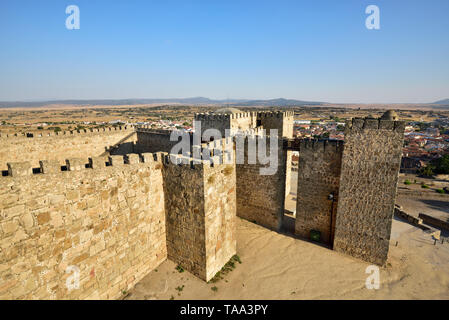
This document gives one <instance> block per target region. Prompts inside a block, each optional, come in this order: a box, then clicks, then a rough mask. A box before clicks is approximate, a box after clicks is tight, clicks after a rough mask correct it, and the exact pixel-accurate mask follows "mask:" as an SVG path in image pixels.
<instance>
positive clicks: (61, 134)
mask: <svg viewBox="0 0 449 320" xmlns="http://www.w3.org/2000/svg"><path fill="white" fill-rule="evenodd" d="M132 131H135V127H134V126H132V125H129V126H119V127H105V128H89V129H81V130H66V131H59V132H54V131H48V132H16V133H3V134H2V133H0V139H11V138H12V139H14V138H45V137H69V136H73V137H74V136H85V135H99V134H109V133H118V132H130V133H131V132H132Z"/></svg>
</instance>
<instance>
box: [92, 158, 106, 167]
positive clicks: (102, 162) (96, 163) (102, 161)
mask: <svg viewBox="0 0 449 320" xmlns="http://www.w3.org/2000/svg"><path fill="white" fill-rule="evenodd" d="M106 161H107V158H106V157H91V158H89V167H91V168H92V169H101V168H104V167H106Z"/></svg>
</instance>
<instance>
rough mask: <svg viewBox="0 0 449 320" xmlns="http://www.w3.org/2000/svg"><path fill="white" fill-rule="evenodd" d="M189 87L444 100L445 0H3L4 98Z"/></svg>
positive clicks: (447, 82)
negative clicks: (73, 26) (372, 21)
mask: <svg viewBox="0 0 449 320" xmlns="http://www.w3.org/2000/svg"><path fill="white" fill-rule="evenodd" d="M71 4H75V5H77V6H78V7H79V9H80V29H79V30H68V29H66V26H65V21H66V18H67V16H68V15H67V14H66V13H65V9H66V7H67V6H68V5H71ZM370 4H374V5H377V6H378V7H379V9H380V30H368V29H367V28H366V27H365V19H366V18H367V16H368V14H366V13H365V8H366V7H367V6H368V5H370ZM194 96H205V97H209V98H213V99H226V98H246V99H271V98H279V97H283V98H291V99H302V100H315V101H329V102H342V103H344V102H364V103H395V102H412V103H414V102H417V103H418V102H432V101H435V100H439V99H445V98H449V1H448V0H427V1H424V0H422V1H418V0H385V1H384V0H370V1H365V0H338V1H337V0H329V1H324V0H315V1H312V0H309V1H300V0H292V1H279V0H277V1H274V0H273V1H263V0H256V1H253V0H239V1H234V0H207V1H189V0H180V1H170V0H164V1H162V0H161V1H151V0H146V1H138V0H129V1H124V0H123V1H122V0H109V1H100V0H70V1H65V0H55V1H50V0H48V1H47V0H42V1H35V0H29V1H24V0H1V1H0V100H45V99H121V98H181V97H194Z"/></svg>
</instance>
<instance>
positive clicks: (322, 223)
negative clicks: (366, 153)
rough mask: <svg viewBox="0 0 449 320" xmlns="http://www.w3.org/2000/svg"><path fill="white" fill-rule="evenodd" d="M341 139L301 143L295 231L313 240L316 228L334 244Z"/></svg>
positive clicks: (326, 239) (325, 240)
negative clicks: (311, 237)
mask: <svg viewBox="0 0 449 320" xmlns="http://www.w3.org/2000/svg"><path fill="white" fill-rule="evenodd" d="M342 153H343V143H342V142H340V141H317V140H304V141H301V143H300V151H299V164H298V189H297V190H298V191H297V201H296V220H295V234H297V235H298V236H300V237H302V238H306V239H309V238H310V232H311V231H312V230H315V231H319V232H320V233H321V241H322V242H323V243H326V244H330V245H332V234H333V230H334V226H335V212H336V208H337V203H338V190H339V188H338V187H339V182H340V169H341V156H342Z"/></svg>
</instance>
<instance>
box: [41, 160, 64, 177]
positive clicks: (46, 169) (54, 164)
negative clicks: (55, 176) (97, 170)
mask: <svg viewBox="0 0 449 320" xmlns="http://www.w3.org/2000/svg"><path fill="white" fill-rule="evenodd" d="M39 165H40V167H41V172H42V173H45V174H47V173H58V172H61V165H60V164H59V161H57V160H40V161H39Z"/></svg>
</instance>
